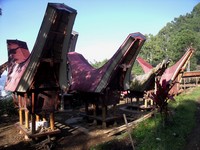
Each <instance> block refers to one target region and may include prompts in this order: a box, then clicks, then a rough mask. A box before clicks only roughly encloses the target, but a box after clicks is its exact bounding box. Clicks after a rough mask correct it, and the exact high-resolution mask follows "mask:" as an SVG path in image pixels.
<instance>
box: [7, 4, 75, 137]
mask: <svg viewBox="0 0 200 150" xmlns="http://www.w3.org/2000/svg"><path fill="white" fill-rule="evenodd" d="M76 14H77V12H76V10H75V9H73V8H70V7H69V6H67V5H65V4H58V3H49V4H48V6H47V9H46V12H45V15H44V19H43V22H42V25H41V27H40V30H39V33H38V36H37V39H36V42H35V45H34V47H33V50H32V52H31V53H30V52H29V51H28V47H27V45H26V43H25V42H23V41H19V40H7V44H8V75H7V81H6V84H5V90H7V91H11V92H13V97H14V99H15V100H16V101H17V103H18V106H19V123H17V124H16V125H17V126H18V127H19V128H20V130H21V131H23V132H24V133H25V134H26V135H27V136H29V137H36V136H42V135H47V134H54V133H57V132H59V130H58V129H56V128H55V127H54V111H55V110H56V109H57V104H58V94H59V93H60V91H61V90H62V89H65V88H67V87H68V81H67V78H66V77H67V66H66V61H67V58H66V53H67V52H68V51H72V50H70V48H71V49H74V47H75V46H74V45H73V46H72V45H71V46H70V43H73V42H72V41H71V39H73V38H74V36H73V35H74V34H71V33H72V27H73V24H74V20H75V17H76ZM76 35H77V34H76ZM75 39H76V38H75ZM23 115H24V116H23ZM29 116H31V118H30V117H29ZM24 118H25V119H24ZM38 122H39V123H41V122H42V123H46V122H49V124H50V128H49V127H47V128H45V130H44V132H40V131H39V129H40V128H38ZM46 126H47V125H46V124H45V125H44V124H43V126H42V127H46Z"/></svg>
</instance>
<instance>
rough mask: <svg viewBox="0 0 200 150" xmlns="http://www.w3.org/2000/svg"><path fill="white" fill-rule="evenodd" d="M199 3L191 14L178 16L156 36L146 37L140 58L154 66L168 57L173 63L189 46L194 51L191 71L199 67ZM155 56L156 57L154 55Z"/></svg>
mask: <svg viewBox="0 0 200 150" xmlns="http://www.w3.org/2000/svg"><path fill="white" fill-rule="evenodd" d="M199 12H200V3H199V4H197V5H196V6H195V7H194V9H193V11H192V12H191V13H187V14H186V15H180V16H179V17H178V18H174V20H173V21H172V22H170V23H167V24H166V26H165V27H163V28H162V29H161V30H160V31H159V32H158V34H157V35H155V36H153V35H146V37H147V41H146V42H145V44H144V46H143V47H142V50H141V53H140V56H141V57H143V58H144V59H145V60H147V61H149V62H150V63H151V64H153V65H156V64H158V63H159V62H160V61H161V60H163V59H165V58H166V57H169V58H170V59H171V60H172V64H173V63H175V62H176V61H177V60H178V59H179V58H180V57H181V56H182V55H183V53H184V52H185V50H186V49H187V48H188V47H189V46H191V45H192V46H193V47H194V48H195V49H196V52H195V55H194V57H192V60H191V61H192V63H191V64H192V65H191V70H195V69H196V67H197V65H200V40H199V39H200V13H199ZM155 54H156V55H155Z"/></svg>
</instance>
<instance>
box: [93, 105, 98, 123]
mask: <svg viewBox="0 0 200 150" xmlns="http://www.w3.org/2000/svg"><path fill="white" fill-rule="evenodd" d="M93 108H94V110H93V116H94V118H96V117H97V104H93ZM93 123H94V124H95V125H97V120H96V119H94V122H93Z"/></svg>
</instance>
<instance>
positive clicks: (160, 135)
mask: <svg viewBox="0 0 200 150" xmlns="http://www.w3.org/2000/svg"><path fill="white" fill-rule="evenodd" d="M199 91H200V88H195V89H193V90H192V91H190V92H187V93H183V94H180V95H179V96H176V97H175V102H170V103H169V108H170V112H171V113H170V114H171V115H170V116H169V118H168V122H167V124H165V125H163V119H162V117H161V115H160V114H158V113H156V114H155V116H154V117H152V118H150V119H148V120H145V121H144V122H142V123H140V124H139V125H138V126H137V128H135V129H134V130H133V131H132V137H133V139H134V143H135V148H136V150H169V149H170V150H181V149H183V147H184V146H185V143H186V136H187V135H188V134H189V133H190V132H191V130H192V128H193V127H194V126H195V112H196V110H197V100H198V99H199V98H200V92H199ZM128 140H129V139H128V136H127V134H124V135H121V136H118V137H117V138H115V139H114V140H113V141H110V142H107V143H103V144H100V145H98V146H96V147H93V148H91V150H107V149H112V147H113V146H114V145H115V146H114V147H115V148H116V145H119V146H117V147H118V148H117V149H132V147H131V146H130V143H129V145H128V146H127V144H126V142H127V141H128ZM119 143H120V144H119Z"/></svg>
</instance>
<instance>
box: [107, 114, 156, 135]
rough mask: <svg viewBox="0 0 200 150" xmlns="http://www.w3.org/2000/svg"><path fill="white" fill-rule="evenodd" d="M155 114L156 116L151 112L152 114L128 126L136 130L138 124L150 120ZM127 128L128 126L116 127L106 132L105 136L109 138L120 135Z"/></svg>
mask: <svg viewBox="0 0 200 150" xmlns="http://www.w3.org/2000/svg"><path fill="white" fill-rule="evenodd" d="M153 114H154V112H150V113H148V114H146V115H144V116H143V117H141V118H139V119H137V120H134V121H132V122H130V123H128V125H129V127H130V128H134V127H135V126H137V124H138V123H140V122H142V121H144V120H146V119H148V118H150V117H151V116H152V115H153ZM126 128H127V127H126V125H122V126H120V127H116V128H114V129H111V130H109V131H107V132H105V134H107V136H108V137H110V136H112V135H115V134H117V133H120V132H122V131H124V130H126Z"/></svg>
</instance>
